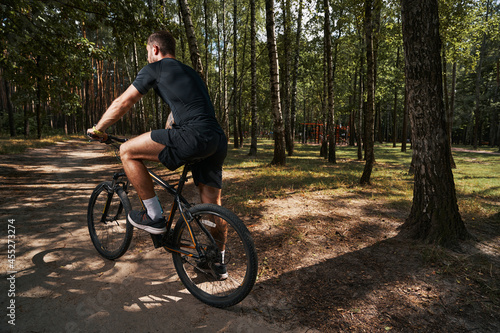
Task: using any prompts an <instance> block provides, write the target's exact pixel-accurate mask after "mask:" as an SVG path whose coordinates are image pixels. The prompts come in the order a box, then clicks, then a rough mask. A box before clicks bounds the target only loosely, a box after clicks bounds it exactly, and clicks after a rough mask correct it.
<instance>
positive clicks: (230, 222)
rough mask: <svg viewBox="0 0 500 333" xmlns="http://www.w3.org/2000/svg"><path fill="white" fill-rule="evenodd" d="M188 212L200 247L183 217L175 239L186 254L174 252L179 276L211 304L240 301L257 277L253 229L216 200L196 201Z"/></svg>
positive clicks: (220, 304)
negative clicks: (251, 231) (200, 202)
mask: <svg viewBox="0 0 500 333" xmlns="http://www.w3.org/2000/svg"><path fill="white" fill-rule="evenodd" d="M189 212H190V213H191V215H192V216H193V219H192V221H191V222H190V227H191V228H190V229H191V232H192V234H193V236H194V238H195V239H196V243H197V245H198V249H197V248H196V246H195V244H194V242H193V237H192V236H191V234H190V232H189V228H188V227H187V225H186V222H185V221H184V220H183V219H182V218H181V219H180V220H179V222H178V223H177V224H176V226H175V229H174V243H175V245H176V246H177V247H178V248H179V249H181V250H182V251H185V252H187V254H181V253H177V252H173V254H172V256H173V261H174V265H175V269H176V270H177V274H178V275H179V278H180V279H181V281H182V282H183V283H184V285H185V286H186V288H187V289H188V290H189V292H190V293H191V294H192V295H193V296H195V297H196V298H198V299H199V300H200V301H202V302H204V303H206V304H208V305H210V306H215V307H219V308H224V307H228V306H232V305H235V304H237V303H239V302H241V301H242V300H243V299H244V298H245V297H246V296H247V295H248V293H250V291H251V289H252V287H253V285H254V284H255V280H256V277H257V265H258V264H257V253H256V251H255V246H254V243H253V240H252V237H251V235H250V232H249V231H248V229H247V228H246V226H245V225H244V224H243V222H242V221H241V220H240V219H239V218H238V217H237V216H236V215H234V214H233V213H232V212H231V211H229V210H227V209H225V208H223V207H220V206H217V205H214V204H201V205H196V206H193V207H192V208H190V209H189ZM222 251H223V254H222ZM200 253H201V256H200V255H199V254H200ZM222 267H223V268H222Z"/></svg>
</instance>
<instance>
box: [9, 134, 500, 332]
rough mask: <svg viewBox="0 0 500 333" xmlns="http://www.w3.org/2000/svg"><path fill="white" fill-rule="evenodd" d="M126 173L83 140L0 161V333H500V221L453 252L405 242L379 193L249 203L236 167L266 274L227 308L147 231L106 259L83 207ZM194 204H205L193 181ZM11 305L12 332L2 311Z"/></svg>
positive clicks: (396, 215)
mask: <svg viewBox="0 0 500 333" xmlns="http://www.w3.org/2000/svg"><path fill="white" fill-rule="evenodd" d="M119 168H120V167H119V165H118V164H117V163H116V162H115V160H114V158H113V157H111V156H110V155H109V153H108V152H107V150H106V148H105V147H104V145H99V144H96V143H88V142H85V141H84V140H70V141H66V142H63V143H58V144H55V145H53V146H50V147H45V148H36V149H30V150H28V151H27V152H25V153H23V154H20V155H2V156H1V160H0V185H1V186H0V197H1V198H2V200H1V202H0V211H1V218H2V223H1V224H0V225H2V226H3V227H2V230H1V231H0V235H1V237H2V238H1V242H0V244H1V247H0V249H1V251H0V253H1V255H2V256H3V258H1V259H0V262H1V271H0V273H1V274H2V276H1V282H0V294H1V295H2V296H1V297H0V308H2V309H4V310H2V311H1V312H0V313H2V315H1V316H0V318H1V319H0V332H4V331H5V332H9V331H12V332H109V331H116V332H136V331H141V332H388V331H390V332H500V315H499V313H500V209H497V212H496V213H494V214H486V215H485V216H481V217H480V218H474V217H473V216H465V217H464V221H465V223H466V226H467V228H468V230H469V231H470V232H471V233H472V234H473V235H474V236H475V240H474V241H470V242H464V243H462V244H461V245H460V248H456V249H454V250H449V249H443V248H441V247H436V246H431V245H424V244H421V243H418V242H415V241H411V240H408V239H404V238H402V237H401V236H399V235H398V228H399V227H400V226H401V225H402V223H403V222H404V219H405V218H406V216H407V215H408V209H409V207H410V205H411V202H410V203H408V202H404V203H400V204H394V203H393V202H388V199H387V197H386V195H384V193H381V191H380V189H378V188H377V187H376V186H372V187H370V186H369V187H363V188H360V187H351V186H346V187H343V189H342V191H341V192H339V191H336V190H335V189H333V190H332V189H328V186H322V185H321V184H320V185H316V186H313V187H310V188H308V189H307V190H303V189H300V188H298V187H299V185H296V186H297V188H294V185H293V184H288V186H286V187H283V188H282V189H279V190H270V187H271V186H273V185H272V184H279V183H280V179H279V177H278V179H276V178H277V176H276V175H272V176H270V177H269V179H261V182H260V183H259V187H263V188H262V189H261V191H258V192H259V193H257V195H255V196H253V197H252V198H251V199H248V198H247V199H242V198H241V197H238V195H237V194H238V193H243V192H245V191H253V192H255V191H256V190H255V188H254V187H253V185H252V183H251V181H250V180H248V179H247V178H246V177H245V176H244V175H245V173H248V172H252V170H254V169H255V168H254V167H253V166H251V165H250V166H244V165H243V166H242V165H241V164H239V165H238V166H237V165H235V164H233V165H231V164H230V165H229V166H228V167H227V168H225V173H224V177H225V184H227V185H225V186H227V188H226V189H225V193H227V196H228V197H226V196H225V197H224V198H225V199H224V200H225V201H226V205H227V206H228V207H229V208H231V209H233V210H235V211H236V212H237V213H238V215H240V216H241V217H242V219H243V220H244V222H245V223H246V225H247V226H248V228H249V230H250V231H251V233H252V235H253V237H254V241H255V244H256V248H257V250H258V254H259V276H258V281H257V283H256V285H255V287H254V289H253V291H252V292H251V293H250V295H249V296H248V297H247V298H246V299H245V300H244V301H243V302H241V303H240V304H238V305H236V306H234V307H232V308H229V309H225V310H221V309H215V308H211V307H208V306H206V305H204V304H202V303H200V302H198V301H197V300H195V299H194V297H192V296H191V295H189V294H188V293H187V292H186V291H185V290H184V288H183V286H182V285H181V283H180V282H179V280H178V278H177V277H176V273H175V269H174V268H173V264H172V262H171V259H170V257H169V255H167V256H166V255H165V254H166V253H165V252H164V250H162V249H157V250H154V249H153V248H152V246H151V245H150V242H149V240H148V237H149V236H148V235H147V234H145V233H142V232H136V233H135V235H134V240H133V243H132V246H131V248H130V249H129V251H128V252H127V253H126V254H125V255H124V256H123V257H122V258H120V259H119V260H116V261H107V260H104V259H102V258H101V257H99V255H98V254H97V252H96V251H95V250H94V248H93V246H92V244H91V242H90V239H89V236H88V232H87V226H86V209H87V208H86V206H87V202H88V198H89V197H90V194H91V192H92V190H93V188H94V187H95V186H96V185H97V184H98V183H99V182H101V181H104V180H108V178H109V177H110V175H111V174H112V173H113V172H114V171H115V170H118V169H119ZM159 170H160V171H159V172H160V173H161V172H163V171H161V170H162V169H161V168H160V169H159ZM283 172H294V170H289V169H288V170H283ZM165 173H166V170H165ZM498 176H499V175H498V174H496V176H495V175H493V177H498ZM304 181H306V182H307V181H308V179H307V177H306V179H305V180H304ZM262 184H268V188H266V187H265V186H263V185H262ZM408 186H410V185H408ZM497 190H498V189H497ZM185 193H186V194H187V196H188V197H189V198H191V199H192V200H193V201H196V200H197V194H196V189H195V188H194V186H193V185H192V183H190V184H189V185H188V186H187V187H186V191H185ZM159 195H160V193H159ZM160 199H161V200H162V201H163V200H166V197H163V196H162V195H160ZM491 205H493V206H494V207H495V205H496V207H500V206H499V205H500V204H499V203H498V202H496V201H495V200H492V203H491ZM166 206H168V205H166ZM9 220H11V221H12V222H13V223H12V224H13V225H14V226H15V232H16V236H15V251H16V252H15V262H14V267H11V266H10V264H12V262H8V261H7V254H6V253H7V239H8V237H7V231H8V227H7V224H8V221H9ZM12 268H14V269H12ZM9 271H15V273H14V274H12V273H8V272H9ZM4 273H7V274H5V275H4ZM11 275H13V276H14V278H15V279H14V281H15V285H14V289H15V296H10V295H9V296H8V297H5V295H8V290H9V288H10V289H12V288H13V285H12V280H7V278H8V277H10V276H11ZM13 300H14V303H15V306H16V308H15V324H16V325H15V326H12V325H10V324H9V323H8V320H9V317H8V316H6V315H5V313H4V311H6V310H5V309H6V308H7V306H9V304H10V303H9V302H12V301H13Z"/></svg>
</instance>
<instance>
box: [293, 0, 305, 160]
mask: <svg viewBox="0 0 500 333" xmlns="http://www.w3.org/2000/svg"><path fill="white" fill-rule="evenodd" d="M302 6H303V0H299V17H298V20H297V34H296V40H295V55H294V63H293V79H292V102H291V109H290V131H291V133H290V134H291V137H292V142H291V147H290V149H291V152H292V154H293V151H294V148H295V144H294V139H295V119H296V114H297V77H298V75H299V59H300V37H301V34H302V32H301V30H302Z"/></svg>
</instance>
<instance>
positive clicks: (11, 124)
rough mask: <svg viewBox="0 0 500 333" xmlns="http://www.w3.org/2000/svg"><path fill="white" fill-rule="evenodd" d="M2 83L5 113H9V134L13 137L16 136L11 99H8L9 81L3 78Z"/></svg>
mask: <svg viewBox="0 0 500 333" xmlns="http://www.w3.org/2000/svg"><path fill="white" fill-rule="evenodd" d="M2 81H3V84H4V87H5V100H6V101H5V102H6V103H7V113H8V115H9V131H10V136H11V137H15V136H16V126H15V122H14V107H13V106H12V101H11V99H10V86H9V82H8V81H7V80H6V79H5V78H3V80H2Z"/></svg>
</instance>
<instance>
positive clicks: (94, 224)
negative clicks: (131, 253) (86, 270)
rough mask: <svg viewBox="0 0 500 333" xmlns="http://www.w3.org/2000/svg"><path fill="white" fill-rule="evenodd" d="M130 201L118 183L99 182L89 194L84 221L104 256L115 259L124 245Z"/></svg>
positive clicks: (128, 233) (129, 237)
mask: <svg viewBox="0 0 500 333" xmlns="http://www.w3.org/2000/svg"><path fill="white" fill-rule="evenodd" d="M130 210H131V206H130V201H129V199H128V197H127V194H126V193H125V191H124V190H123V188H122V187H121V186H115V187H114V188H113V187H112V183H111V182H103V183H101V184H99V185H97V187H96V188H95V189H94V192H92V195H91V196H90V201H89V207H88V211H87V223H88V227H89V233H90V238H91V239H92V243H93V244H94V247H95V248H96V250H97V252H99V254H100V255H101V256H103V257H104V258H106V259H111V260H113V259H117V258H119V257H121V256H122V255H123V254H124V253H125V252H126V251H127V249H128V247H129V245H130V241H131V240H132V235H133V232H134V228H133V226H132V225H131V224H130V223H128V222H127V215H128V213H129V212H130Z"/></svg>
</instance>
